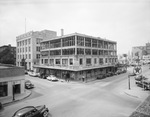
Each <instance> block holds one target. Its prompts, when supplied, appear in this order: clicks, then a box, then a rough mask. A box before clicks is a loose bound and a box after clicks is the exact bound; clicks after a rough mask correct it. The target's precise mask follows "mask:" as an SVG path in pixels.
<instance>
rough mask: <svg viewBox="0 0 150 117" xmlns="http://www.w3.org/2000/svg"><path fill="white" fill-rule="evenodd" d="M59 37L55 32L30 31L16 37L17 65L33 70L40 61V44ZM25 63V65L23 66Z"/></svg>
mask: <svg viewBox="0 0 150 117" xmlns="http://www.w3.org/2000/svg"><path fill="white" fill-rule="evenodd" d="M56 36H57V33H56V32H55V31H49V30H43V31H35V32H34V31H30V32H28V33H25V34H22V35H20V36H17V37H16V42H17V48H16V65H17V66H25V69H28V70H33V65H34V64H37V63H38V62H39V59H40V42H41V41H42V40H46V39H51V38H54V37H56ZM23 62H24V63H25V64H23Z"/></svg>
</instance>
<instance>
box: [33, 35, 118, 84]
mask: <svg viewBox="0 0 150 117" xmlns="http://www.w3.org/2000/svg"><path fill="white" fill-rule="evenodd" d="M116 46H117V43H116V42H115V41H111V40H106V39H102V38H100V37H92V36H88V35H84V34H79V33H73V34H69V35H63V36H60V37H57V38H53V39H49V40H45V41H42V42H41V57H40V64H39V65H35V66H34V67H35V68H38V70H39V72H40V73H42V74H43V73H44V74H45V75H50V74H53V75H55V76H57V77H58V78H61V79H64V74H65V73H66V72H69V73H70V77H71V80H76V81H78V80H81V78H82V76H83V75H84V76H85V79H86V80H87V81H88V80H94V79H96V78H102V77H103V75H104V74H106V73H107V72H109V71H112V72H113V71H115V64H116V62H117V54H116V53H117V49H116V48H117V47H116Z"/></svg>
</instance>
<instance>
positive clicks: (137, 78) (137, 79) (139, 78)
mask: <svg viewBox="0 0 150 117" xmlns="http://www.w3.org/2000/svg"><path fill="white" fill-rule="evenodd" d="M146 79H147V78H146V77H145V76H143V75H137V76H135V83H136V84H137V85H138V86H140V87H143V81H144V80H146Z"/></svg>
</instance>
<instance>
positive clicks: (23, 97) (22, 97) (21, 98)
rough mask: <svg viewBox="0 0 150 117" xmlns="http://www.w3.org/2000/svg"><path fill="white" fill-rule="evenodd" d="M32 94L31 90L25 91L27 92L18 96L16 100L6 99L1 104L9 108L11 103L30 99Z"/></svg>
mask: <svg viewBox="0 0 150 117" xmlns="http://www.w3.org/2000/svg"><path fill="white" fill-rule="evenodd" d="M31 94H32V91H31V90H25V92H24V93H22V94H16V95H15V96H14V100H12V97H6V98H4V99H2V100H1V103H2V105H3V106H8V105H9V104H11V103H14V102H17V101H21V100H23V99H25V98H27V97H29V96H30V95H31Z"/></svg>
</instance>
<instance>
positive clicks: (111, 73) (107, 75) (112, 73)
mask: <svg viewBox="0 0 150 117" xmlns="http://www.w3.org/2000/svg"><path fill="white" fill-rule="evenodd" d="M113 75H114V72H108V73H106V77H110V76H113Z"/></svg>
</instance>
